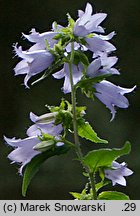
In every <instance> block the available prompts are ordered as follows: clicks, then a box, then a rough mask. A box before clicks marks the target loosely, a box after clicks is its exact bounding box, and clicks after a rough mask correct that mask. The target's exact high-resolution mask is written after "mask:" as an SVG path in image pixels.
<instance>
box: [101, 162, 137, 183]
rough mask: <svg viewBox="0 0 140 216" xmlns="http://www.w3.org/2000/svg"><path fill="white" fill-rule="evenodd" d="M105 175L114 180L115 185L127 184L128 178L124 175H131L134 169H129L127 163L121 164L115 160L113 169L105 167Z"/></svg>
mask: <svg viewBox="0 0 140 216" xmlns="http://www.w3.org/2000/svg"><path fill="white" fill-rule="evenodd" d="M104 172H105V177H106V178H108V179H110V180H111V181H112V184H113V186H114V185H115V184H120V185H123V186H126V180H125V178H124V176H130V175H132V174H133V171H132V170H130V169H128V168H127V166H126V163H125V162H123V163H121V164H119V163H117V162H116V161H113V163H112V167H111V169H105V170H104Z"/></svg>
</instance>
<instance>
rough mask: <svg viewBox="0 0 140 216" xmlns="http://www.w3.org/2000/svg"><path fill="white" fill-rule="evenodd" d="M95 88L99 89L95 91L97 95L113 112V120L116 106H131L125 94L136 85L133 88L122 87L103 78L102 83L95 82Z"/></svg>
mask: <svg viewBox="0 0 140 216" xmlns="http://www.w3.org/2000/svg"><path fill="white" fill-rule="evenodd" d="M94 88H95V89H96V91H97V92H95V93H94V94H95V96H96V97H97V98H98V99H99V100H100V101H101V102H102V103H104V104H105V105H106V107H107V108H108V109H110V111H111V113H112V119H111V120H113V119H114V117H115V113H116V110H115V106H116V107H119V108H127V107H128V106H129V101H128V99H127V98H126V97H125V96H124V94H128V93H130V92H132V91H133V90H134V89H135V86H134V87H133V88H122V87H120V86H116V85H114V84H113V83H111V82H109V81H106V80H103V81H101V82H100V83H96V84H94Z"/></svg>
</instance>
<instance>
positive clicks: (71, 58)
mask: <svg viewBox="0 0 140 216" xmlns="http://www.w3.org/2000/svg"><path fill="white" fill-rule="evenodd" d="M73 60H74V42H72V43H71V57H70V62H69V71H70V74H69V76H70V84H71V101H72V111H73V129H74V141H75V146H76V153H77V156H78V158H79V159H80V161H82V157H83V154H82V151H81V148H80V142H79V138H78V128H77V114H76V89H75V87H74V83H73V71H72V64H73Z"/></svg>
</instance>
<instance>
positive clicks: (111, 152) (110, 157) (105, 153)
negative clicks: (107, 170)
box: [83, 142, 131, 172]
mask: <svg viewBox="0 0 140 216" xmlns="http://www.w3.org/2000/svg"><path fill="white" fill-rule="evenodd" d="M130 150H131V144H130V143H129V142H126V143H125V145H124V146H123V147H122V148H121V149H117V148H113V149H99V150H93V151H90V152H89V153H88V154H87V155H86V156H85V157H84V159H83V163H84V164H85V165H86V166H88V167H89V169H90V170H91V171H92V172H95V171H96V170H97V169H98V168H101V167H107V166H111V164H112V162H113V161H114V160H116V159H117V158H119V157H120V156H122V155H125V154H129V152H130Z"/></svg>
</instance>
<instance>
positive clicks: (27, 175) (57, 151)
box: [22, 145, 70, 196]
mask: <svg viewBox="0 0 140 216" xmlns="http://www.w3.org/2000/svg"><path fill="white" fill-rule="evenodd" d="M69 150H70V146H69V145H63V146H61V147H57V146H56V147H55V148H53V149H49V150H48V151H45V152H43V153H41V154H39V155H37V156H36V157H34V158H33V159H32V160H31V161H30V162H29V163H28V164H27V165H26V167H25V171H24V175H23V182H22V195H23V196H26V192H27V189H28V186H29V184H30V182H31V180H32V178H33V177H34V176H35V174H36V173H37V172H38V171H39V168H40V166H41V165H42V164H43V163H44V162H45V161H46V160H47V159H48V158H50V157H53V156H55V155H61V154H65V153H67V152H68V151H69Z"/></svg>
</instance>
